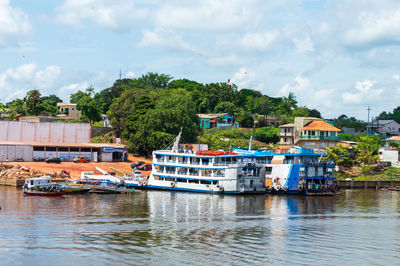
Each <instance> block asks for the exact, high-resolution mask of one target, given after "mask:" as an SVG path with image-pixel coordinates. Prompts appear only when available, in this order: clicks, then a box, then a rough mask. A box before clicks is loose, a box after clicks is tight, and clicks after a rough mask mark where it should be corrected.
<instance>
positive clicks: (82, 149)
mask: <svg viewBox="0 0 400 266" xmlns="http://www.w3.org/2000/svg"><path fill="white" fill-rule="evenodd" d="M81 151H82V152H90V148H81Z"/></svg>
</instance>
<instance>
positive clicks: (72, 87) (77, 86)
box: [58, 81, 90, 100]
mask: <svg viewBox="0 0 400 266" xmlns="http://www.w3.org/2000/svg"><path fill="white" fill-rule="evenodd" d="M89 86H90V84H89V83H88V82H86V81H84V82H81V83H72V84H68V85H65V86H62V87H61V88H59V89H58V92H59V95H61V96H62V97H63V98H64V99H65V100H69V95H71V94H73V93H76V92H77V91H78V90H85V89H86V88H88V87H89Z"/></svg>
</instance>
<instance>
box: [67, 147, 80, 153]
mask: <svg viewBox="0 0 400 266" xmlns="http://www.w3.org/2000/svg"><path fill="white" fill-rule="evenodd" d="M69 150H70V151H74V152H79V148H75V147H71V148H69Z"/></svg>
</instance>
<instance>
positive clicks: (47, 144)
mask: <svg viewBox="0 0 400 266" xmlns="http://www.w3.org/2000/svg"><path fill="white" fill-rule="evenodd" d="M2 145H18V146H19V145H28V146H42V147H81V148H102V147H114V148H126V146H125V145H121V144H115V143H57V142H15V141H0V146H2Z"/></svg>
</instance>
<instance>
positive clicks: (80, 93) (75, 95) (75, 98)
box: [69, 90, 90, 104]
mask: <svg viewBox="0 0 400 266" xmlns="http://www.w3.org/2000/svg"><path fill="white" fill-rule="evenodd" d="M86 96H89V97H90V95H89V94H88V93H87V92H83V91H81V90H79V91H77V92H76V93H73V94H71V96H70V97H69V101H70V102H71V103H76V104H77V103H78V102H79V100H81V99H82V98H84V97H86Z"/></svg>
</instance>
